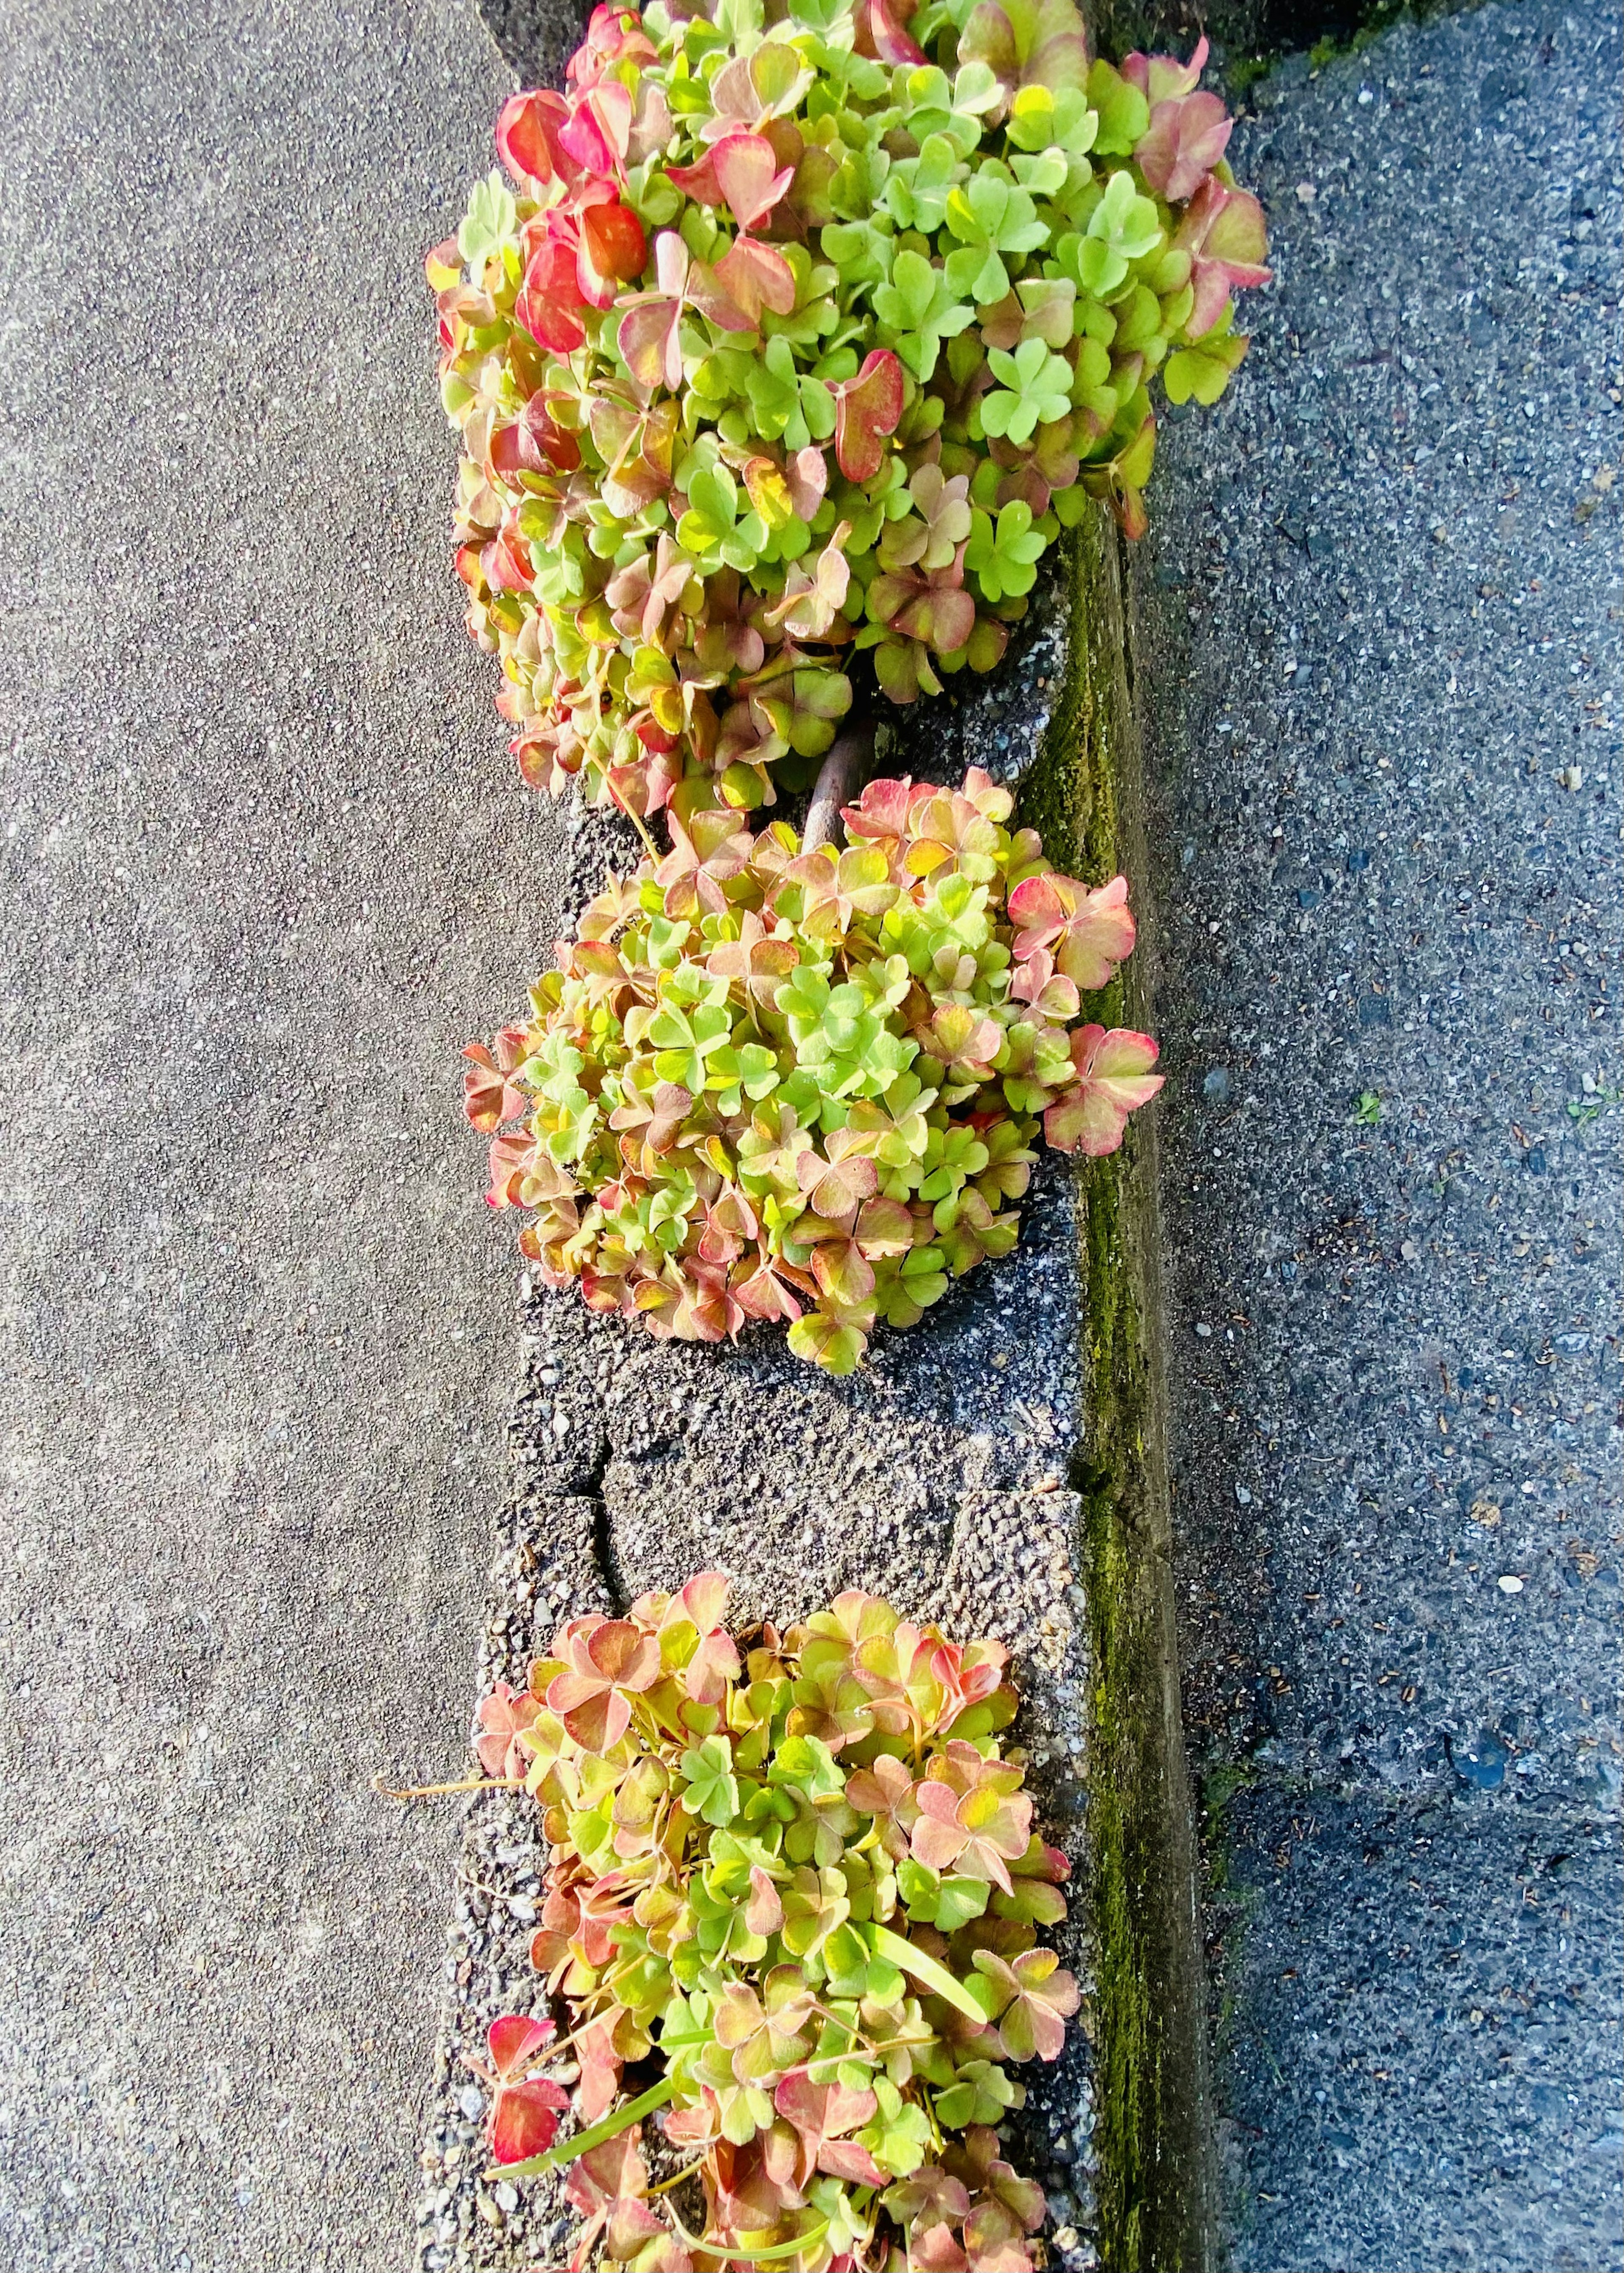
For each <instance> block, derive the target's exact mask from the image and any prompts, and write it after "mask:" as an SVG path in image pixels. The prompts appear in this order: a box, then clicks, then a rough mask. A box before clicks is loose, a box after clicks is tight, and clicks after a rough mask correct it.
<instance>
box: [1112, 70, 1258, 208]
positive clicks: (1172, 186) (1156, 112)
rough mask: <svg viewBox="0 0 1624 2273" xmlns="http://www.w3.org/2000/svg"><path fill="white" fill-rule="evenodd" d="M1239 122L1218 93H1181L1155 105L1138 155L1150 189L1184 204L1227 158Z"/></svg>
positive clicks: (1175, 202)
mask: <svg viewBox="0 0 1624 2273" xmlns="http://www.w3.org/2000/svg"><path fill="white" fill-rule="evenodd" d="M1234 126H1235V122H1234V120H1233V119H1232V118H1231V116H1230V115H1229V113H1228V112H1227V111H1226V110H1225V109H1224V104H1223V102H1222V101H1221V100H1220V98H1219V97H1218V96H1217V95H1216V94H1186V95H1180V96H1179V97H1177V98H1175V99H1174V100H1173V101H1167V102H1158V103H1157V104H1156V108H1155V109H1153V110H1152V112H1151V113H1150V124H1149V126H1148V127H1147V128H1146V130H1145V131H1144V133H1143V134H1141V137H1140V139H1139V140H1138V142H1137V143H1136V144H1135V146H1134V160H1135V161H1136V163H1137V164H1138V167H1139V170H1140V172H1141V174H1142V175H1143V176H1144V177H1145V180H1146V183H1147V184H1149V187H1150V188H1151V189H1153V190H1156V191H1159V192H1160V193H1161V195H1162V196H1163V197H1164V198H1165V199H1167V200H1168V202H1169V203H1170V204H1171V205H1182V204H1183V203H1184V200H1185V199H1186V198H1189V197H1194V194H1195V191H1197V190H1198V189H1199V188H1200V187H1201V184H1202V183H1203V182H1204V181H1205V180H1206V178H1207V176H1209V174H1210V173H1211V171H1212V169H1213V168H1214V167H1215V166H1216V164H1217V162H1218V161H1219V159H1220V158H1222V157H1223V155H1224V150H1225V148H1226V146H1228V143H1229V139H1230V136H1231V133H1232V132H1233V131H1234Z"/></svg>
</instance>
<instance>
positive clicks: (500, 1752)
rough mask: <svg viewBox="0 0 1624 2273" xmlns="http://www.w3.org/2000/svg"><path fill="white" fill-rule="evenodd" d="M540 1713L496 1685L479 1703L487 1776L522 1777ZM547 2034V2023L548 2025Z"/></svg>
mask: <svg viewBox="0 0 1624 2273" xmlns="http://www.w3.org/2000/svg"><path fill="white" fill-rule="evenodd" d="M540 1711H541V1702H540V1699H537V1698H535V1697H532V1696H531V1695H530V1694H529V1692H528V1691H527V1690H522V1689H521V1690H517V1691H516V1690H513V1689H512V1688H510V1687H509V1685H508V1684H507V1683H506V1682H505V1681H498V1684H497V1685H496V1687H495V1688H494V1689H493V1690H492V1691H491V1692H490V1695H489V1696H488V1697H482V1698H481V1699H480V1702H479V1725H480V1727H481V1729H483V1731H484V1733H483V1736H482V1737H480V1739H479V1741H478V1743H477V1744H475V1747H474V1749H475V1752H477V1753H478V1755H479V1764H480V1766H481V1767H483V1769H484V1771H485V1774H487V1775H488V1776H505V1777H510V1778H515V1779H517V1778H520V1777H522V1776H523V1774H524V1773H525V1770H526V1769H527V1768H528V1766H529V1760H528V1757H527V1755H526V1753H525V1752H524V1749H523V1747H522V1746H521V1745H520V1742H519V1739H520V1736H521V1735H522V1733H523V1731H524V1730H525V1729H528V1727H529V1726H530V1724H531V1722H533V1721H534V1720H535V1716H536V1714H538V1713H539V1712H540ZM548 2027H549V2031H550V2029H551V2023H550V2022H549V2024H548Z"/></svg>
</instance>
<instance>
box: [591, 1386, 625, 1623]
mask: <svg viewBox="0 0 1624 2273" xmlns="http://www.w3.org/2000/svg"><path fill="white" fill-rule="evenodd" d="M612 1450H613V1447H612V1446H611V1445H610V1441H609V1430H608V1429H607V1428H605V1429H601V1430H600V1431H599V1435H598V1440H597V1451H596V1452H595V1454H594V1457H593V1462H592V1467H591V1469H590V1471H589V1473H588V1474H587V1477H586V1480H585V1482H583V1484H582V1486H581V1497H582V1498H583V1499H588V1500H590V1501H591V1503H592V1559H593V1561H594V1562H595V1564H596V1565H597V1570H598V1577H599V1579H601V1580H602V1585H603V1591H604V1593H605V1594H607V1595H608V1596H609V1599H610V1605H611V1606H612V1608H613V1609H614V1613H615V1616H616V1617H625V1614H626V1611H627V1610H628V1609H630V1607H631V1602H632V1594H631V1590H630V1588H629V1587H627V1585H626V1580H625V1572H624V1571H623V1570H622V1569H621V1567H620V1554H619V1550H618V1549H617V1547H616V1545H615V1527H614V1524H613V1521H612V1520H611V1519H610V1512H609V1502H608V1500H607V1499H606V1498H605V1497H604V1494H603V1480H604V1478H605V1477H606V1476H607V1475H608V1474H609V1463H610V1454H611V1452H612Z"/></svg>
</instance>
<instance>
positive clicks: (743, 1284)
mask: <svg viewBox="0 0 1624 2273" xmlns="http://www.w3.org/2000/svg"><path fill="white" fill-rule="evenodd" d="M730 1284H731V1287H732V1292H733V1299H734V1301H735V1302H737V1304H738V1306H739V1309H741V1310H743V1311H744V1313H745V1317H749V1318H769V1319H770V1318H782V1320H783V1322H784V1324H786V1325H788V1326H792V1325H793V1324H795V1322H796V1320H797V1318H798V1317H800V1315H801V1305H800V1304H799V1302H797V1301H796V1299H795V1296H794V1294H792V1293H791V1292H790V1288H789V1287H787V1286H786V1285H785V1283H784V1281H783V1280H782V1279H781V1278H780V1277H779V1276H778V1273H777V1272H775V1270H774V1268H773V1264H772V1259H771V1257H768V1256H765V1255H764V1256H763V1257H761V1260H760V1263H759V1264H757V1265H756V1267H755V1269H754V1270H753V1271H747V1270H745V1269H744V1268H743V1266H741V1271H740V1274H739V1275H737V1276H735V1278H734V1279H732V1280H731V1282H730Z"/></svg>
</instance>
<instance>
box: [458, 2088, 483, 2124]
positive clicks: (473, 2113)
mask: <svg viewBox="0 0 1624 2273" xmlns="http://www.w3.org/2000/svg"><path fill="white" fill-rule="evenodd" d="M457 2104H458V2106H459V2107H460V2109H461V2110H462V2112H463V2113H464V2114H465V2115H466V2116H467V2117H468V2120H469V2122H470V2123H472V2122H473V2121H474V2120H475V2118H476V2117H477V2116H479V2115H481V2114H483V2112H484V2105H485V2095H484V2093H483V2091H481V2089H479V2087H478V2085H477V2084H474V2083H465V2084H464V2085H463V2087H462V2089H461V2090H460V2092H459V2093H458V2094H457Z"/></svg>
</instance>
